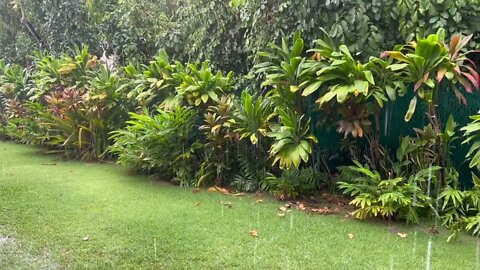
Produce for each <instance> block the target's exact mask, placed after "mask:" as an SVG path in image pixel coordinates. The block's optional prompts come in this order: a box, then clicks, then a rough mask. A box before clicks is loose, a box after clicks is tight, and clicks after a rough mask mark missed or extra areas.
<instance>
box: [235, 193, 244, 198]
mask: <svg viewBox="0 0 480 270" xmlns="http://www.w3.org/2000/svg"><path fill="white" fill-rule="evenodd" d="M233 196H235V197H239V196H245V193H243V192H239V193H235V194H233Z"/></svg>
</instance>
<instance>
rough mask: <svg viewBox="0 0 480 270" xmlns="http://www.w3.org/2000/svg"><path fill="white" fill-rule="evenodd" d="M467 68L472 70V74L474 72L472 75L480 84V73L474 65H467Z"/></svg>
mask: <svg viewBox="0 0 480 270" xmlns="http://www.w3.org/2000/svg"><path fill="white" fill-rule="evenodd" d="M465 68H466V69H468V71H470V74H472V76H473V77H474V78H475V80H477V83H478V84H480V75H479V74H478V72H477V71H475V69H473V68H472V67H469V66H465Z"/></svg>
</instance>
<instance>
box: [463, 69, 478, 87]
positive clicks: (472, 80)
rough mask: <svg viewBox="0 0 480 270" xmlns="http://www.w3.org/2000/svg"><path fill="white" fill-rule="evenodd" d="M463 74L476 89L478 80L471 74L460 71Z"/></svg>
mask: <svg viewBox="0 0 480 270" xmlns="http://www.w3.org/2000/svg"><path fill="white" fill-rule="evenodd" d="M462 74H463V76H465V77H467V79H468V80H469V81H470V82H471V83H472V85H473V86H474V87H475V89H478V81H477V78H475V77H474V76H472V74H470V73H468V72H462Z"/></svg>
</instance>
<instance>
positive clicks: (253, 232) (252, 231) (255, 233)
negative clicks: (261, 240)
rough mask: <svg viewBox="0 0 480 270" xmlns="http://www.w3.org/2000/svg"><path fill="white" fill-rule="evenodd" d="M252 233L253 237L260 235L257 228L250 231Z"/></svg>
mask: <svg viewBox="0 0 480 270" xmlns="http://www.w3.org/2000/svg"><path fill="white" fill-rule="evenodd" d="M250 235H251V236H252V237H258V232H257V230H251V231H250Z"/></svg>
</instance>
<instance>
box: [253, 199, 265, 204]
mask: <svg viewBox="0 0 480 270" xmlns="http://www.w3.org/2000/svg"><path fill="white" fill-rule="evenodd" d="M255 202H256V203H263V200H262V199H257V200H256V201H255Z"/></svg>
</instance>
